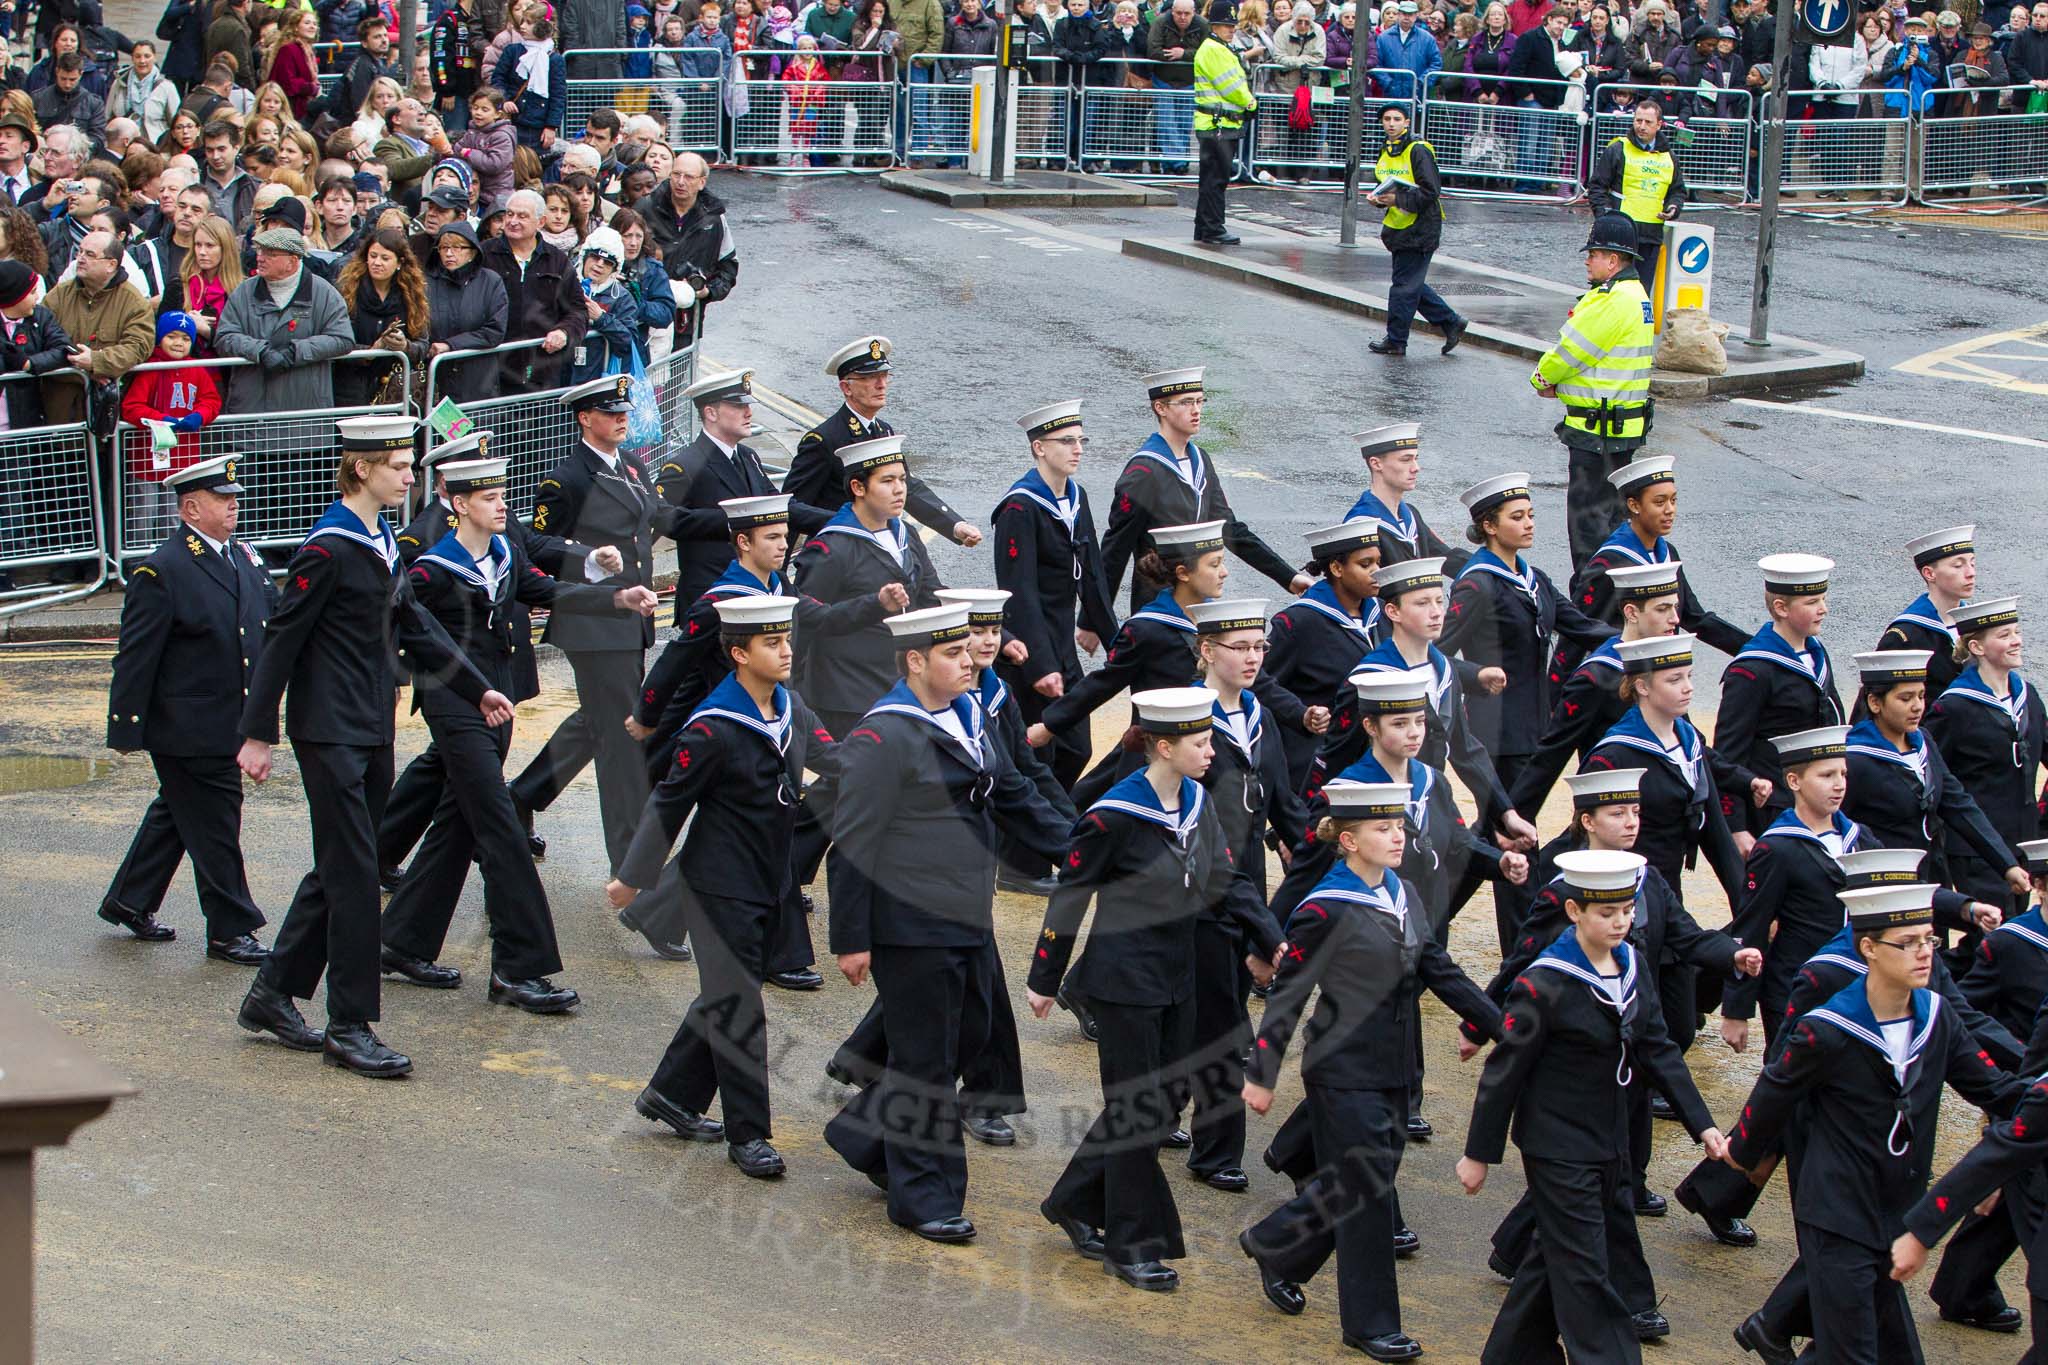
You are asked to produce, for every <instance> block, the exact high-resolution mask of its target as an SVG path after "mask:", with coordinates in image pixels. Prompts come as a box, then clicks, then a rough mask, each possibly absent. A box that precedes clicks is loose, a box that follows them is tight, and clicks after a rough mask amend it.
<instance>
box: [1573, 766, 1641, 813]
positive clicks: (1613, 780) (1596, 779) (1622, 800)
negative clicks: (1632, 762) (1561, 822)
mask: <svg viewBox="0 0 2048 1365" xmlns="http://www.w3.org/2000/svg"><path fill="white" fill-rule="evenodd" d="M1647 771H1648V769H1645V768H1594V769H1591V770H1590V771H1587V772H1583V773H1567V774H1566V775H1565V779H1564V784H1565V786H1567V787H1569V788H1571V793H1572V809H1573V810H1592V809H1594V808H1595V807H1598V806H1628V805H1634V804H1636V803H1637V802H1639V801H1641V800H1642V799H1643V774H1644V773H1645V772H1647Z"/></svg>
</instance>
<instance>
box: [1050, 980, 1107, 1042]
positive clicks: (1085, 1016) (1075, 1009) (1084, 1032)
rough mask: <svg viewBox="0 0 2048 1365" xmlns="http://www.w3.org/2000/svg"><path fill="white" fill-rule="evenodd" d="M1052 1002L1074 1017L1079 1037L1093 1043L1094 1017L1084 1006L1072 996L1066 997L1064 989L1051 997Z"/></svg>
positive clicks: (1094, 1032)
mask: <svg viewBox="0 0 2048 1365" xmlns="http://www.w3.org/2000/svg"><path fill="white" fill-rule="evenodd" d="M1053 1002H1054V1003H1055V1004H1057V1005H1058V1006H1059V1007H1060V1008H1061V1009H1063V1010H1065V1011H1066V1012H1067V1013H1068V1014H1071V1015H1073V1016H1074V1022H1075V1023H1077V1024H1079V1025H1080V1026H1081V1036H1082V1037H1083V1038H1086V1039H1087V1040H1088V1041H1089V1042H1091V1043H1092V1042H1094V1041H1095V1039H1096V1037H1097V1029H1096V1025H1095V1016H1094V1015H1093V1014H1090V1013H1089V1012H1088V1007H1087V1006H1086V1005H1084V1004H1082V1003H1081V1002H1080V1001H1079V1000H1078V999H1076V998H1075V997H1074V996H1071V995H1068V994H1067V992H1066V990H1065V988H1064V987H1062V988H1061V990H1060V991H1059V993H1058V994H1056V995H1055V996H1053Z"/></svg>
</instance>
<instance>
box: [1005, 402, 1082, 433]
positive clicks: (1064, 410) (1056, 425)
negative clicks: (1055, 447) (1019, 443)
mask: <svg viewBox="0 0 2048 1365" xmlns="http://www.w3.org/2000/svg"><path fill="white" fill-rule="evenodd" d="M1017 425H1018V426H1020V427H1022V428H1024V435H1025V436H1027V437H1028V438H1030V439H1031V440H1034V441H1036V440H1038V439H1039V438H1040V437H1042V436H1050V435H1052V433H1054V432H1055V431H1058V430H1059V429H1060V428H1061V427H1077V426H1079V425H1081V400H1080V399H1078V398H1068V399H1065V400H1064V401H1062V402H1058V403H1047V404H1046V405H1045V406H1044V407H1042V408H1033V409H1032V410H1031V411H1029V412H1027V413H1025V414H1024V415H1023V416H1022V417H1019V418H1018V419H1017Z"/></svg>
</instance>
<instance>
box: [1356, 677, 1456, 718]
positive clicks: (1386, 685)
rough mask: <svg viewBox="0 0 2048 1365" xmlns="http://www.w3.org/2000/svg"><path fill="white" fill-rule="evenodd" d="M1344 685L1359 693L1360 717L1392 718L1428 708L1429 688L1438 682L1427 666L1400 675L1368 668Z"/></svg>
mask: <svg viewBox="0 0 2048 1365" xmlns="http://www.w3.org/2000/svg"><path fill="white" fill-rule="evenodd" d="M1345 681H1347V682H1349V683H1350V684H1351V687H1352V690H1353V691H1355V692H1356V693H1358V712H1359V714H1360V715H1364V716H1392V715H1398V714H1400V713H1401V712H1403V711H1420V710H1421V709H1422V708H1423V707H1425V706H1427V705H1429V685H1430V683H1432V682H1433V681H1435V679H1433V678H1431V677H1430V673H1429V669H1428V668H1427V667H1426V666H1425V667H1422V668H1407V669H1401V670H1398V671H1395V670H1388V669H1374V668H1368V669H1366V670H1365V671H1364V672H1362V673H1353V674H1352V675H1351V676H1350V677H1349V678H1347V679H1346V680H1345Z"/></svg>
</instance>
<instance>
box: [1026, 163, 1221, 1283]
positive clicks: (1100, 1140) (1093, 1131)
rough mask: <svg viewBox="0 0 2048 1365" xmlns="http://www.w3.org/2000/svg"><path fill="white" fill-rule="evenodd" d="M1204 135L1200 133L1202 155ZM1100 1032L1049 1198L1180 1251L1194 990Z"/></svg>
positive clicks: (1098, 1003) (1105, 1232) (1082, 1217)
mask: <svg viewBox="0 0 2048 1365" xmlns="http://www.w3.org/2000/svg"><path fill="white" fill-rule="evenodd" d="M1210 141H1211V139H1206V138H1205V139H1203V142H1202V148H1203V155H1204V156H1205V157H1206V156H1207V155H1208V147H1209V142H1210ZM1090 1005H1091V1007H1092V1008H1093V1009H1094V1011H1095V1021H1096V1024H1097V1027H1098V1029H1099V1031H1100V1035H1101V1036H1100V1038H1099V1039H1098V1040H1097V1042H1096V1047H1095V1052H1096V1059H1097V1064H1098V1066H1099V1067H1100V1070H1101V1074H1102V1112H1101V1113H1099V1114H1097V1115H1096V1116H1095V1122H1094V1123H1092V1124H1090V1125H1089V1127H1088V1132H1087V1133H1086V1134H1085V1135H1084V1136H1083V1137H1082V1139H1081V1145H1080V1146H1079V1147H1077V1148H1076V1149H1075V1150H1074V1155H1073V1157H1072V1158H1071V1159H1070V1160H1069V1161H1068V1162H1067V1168H1066V1170H1064V1171H1062V1172H1061V1173H1060V1178H1059V1179H1058V1180H1057V1181H1056V1182H1054V1184H1053V1187H1052V1193H1051V1194H1050V1195H1048V1196H1046V1201H1045V1202H1046V1206H1047V1207H1048V1208H1050V1209H1051V1210H1053V1211H1054V1212H1056V1213H1059V1214H1061V1215H1063V1216H1064V1217H1067V1218H1074V1219H1078V1220H1079V1221H1081V1222H1083V1223H1086V1224H1087V1225H1088V1226H1089V1227H1091V1228H1100V1229H1102V1248H1103V1254H1104V1256H1105V1257H1107V1258H1108V1259H1109V1260H1111V1261H1114V1262H1117V1263H1118V1264H1120V1265H1130V1264H1132V1263H1133V1262H1136V1261H1169V1260H1176V1259H1178V1258H1180V1257H1183V1256H1185V1255H1187V1248H1186V1246H1185V1245H1183V1243H1182V1241H1181V1234H1180V1210H1179V1209H1178V1208H1176V1207H1175V1206H1174V1202H1173V1191H1172V1190H1170V1189H1168V1188H1167V1186H1166V1172H1164V1171H1162V1170H1161V1169H1160V1168H1159V1147H1160V1144H1161V1143H1163V1142H1165V1141H1166V1139H1167V1136H1168V1135H1169V1134H1171V1133H1172V1132H1173V1117H1174V1115H1175V1114H1177V1113H1179V1112H1180V1103H1181V1092H1182V1090H1183V1088H1184V1087H1183V1083H1182V1081H1181V1073H1182V1068H1183V1067H1184V1066H1185V1065H1186V1058H1187V1055H1188V1048H1189V1046H1190V1045H1191V1044H1192V1043H1193V1041H1194V1034H1195V1002H1194V1000H1193V998H1192V997H1190V998H1188V999H1185V1000H1178V1001H1175V1002H1174V1003H1173V1004H1171V1005H1117V1004H1111V1003H1109V1002H1107V1001H1102V1000H1094V1001H1091V1002H1090Z"/></svg>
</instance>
